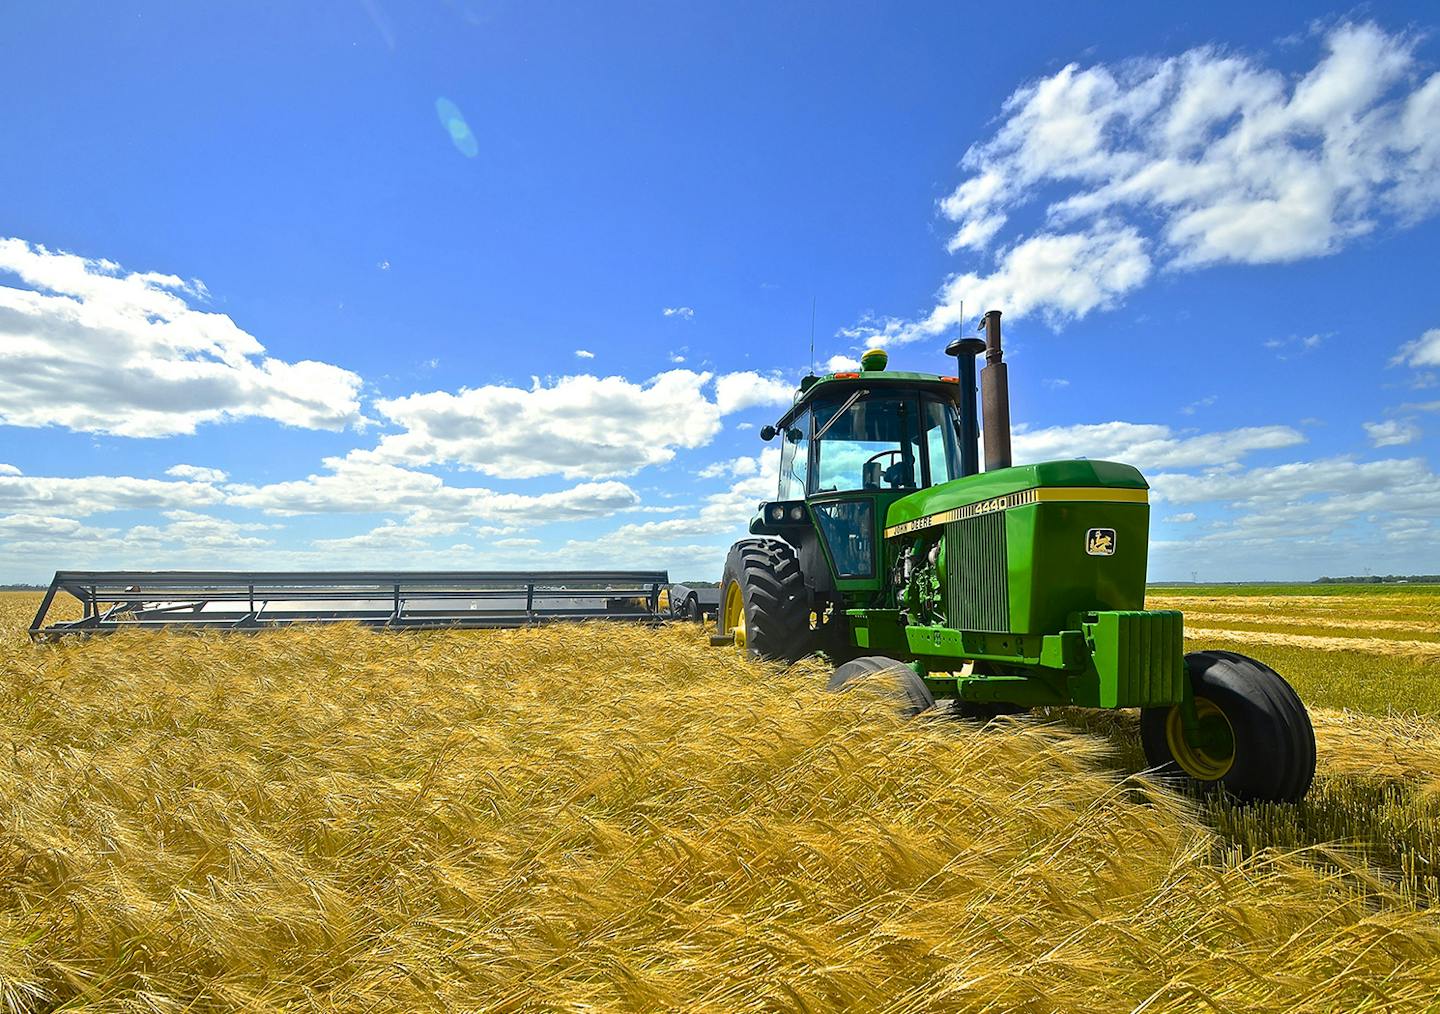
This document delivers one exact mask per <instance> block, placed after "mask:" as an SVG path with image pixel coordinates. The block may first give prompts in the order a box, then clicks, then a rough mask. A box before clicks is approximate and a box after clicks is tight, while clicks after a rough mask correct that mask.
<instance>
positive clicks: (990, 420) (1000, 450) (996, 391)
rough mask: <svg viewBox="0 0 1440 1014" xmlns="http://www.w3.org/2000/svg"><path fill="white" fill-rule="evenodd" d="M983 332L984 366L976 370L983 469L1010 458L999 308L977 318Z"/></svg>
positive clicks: (996, 467)
mask: <svg viewBox="0 0 1440 1014" xmlns="http://www.w3.org/2000/svg"><path fill="white" fill-rule="evenodd" d="M980 329H981V330H983V331H984V332H985V369H983V370H981V371H980V388H981V391H982V393H983V394H984V396H985V471H987V472H994V471H998V470H999V469H1002V468H1009V467H1010V464H1011V461H1010V380H1009V377H1008V376H1007V375H1006V372H1005V361H1004V352H1003V351H1002V350H1001V348H1000V311H999V310H991V311H989V312H988V313H986V314H985V316H984V317H981V318H980Z"/></svg>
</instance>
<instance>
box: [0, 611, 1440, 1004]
mask: <svg viewBox="0 0 1440 1014" xmlns="http://www.w3.org/2000/svg"><path fill="white" fill-rule="evenodd" d="M35 601H36V597H35V596H32V595H20V594H15V595H7V596H3V597H0V737H3V740H0V1006H3V1008H4V1009H6V1010H11V1011H41V1010H59V1009H63V1010H67V1011H80V1010H84V1011H120V1010H137V1011H138V1010H146V1011H170V1010H174V1011H181V1010H185V1011H189V1010H306V1011H331V1010H334V1011H340V1010H346V1011H349V1010H354V1011H362V1010H364V1011H372V1010H437V1011H438V1010H496V1011H526V1010H569V1011H597V1010H653V1009H664V1008H684V1009H695V1010H716V1011H730V1010H739V1011H743V1010H755V1011H759V1010H775V1009H794V1010H838V1009H852V1010H883V1011H896V1012H900V1011H920V1010H967V1011H970V1010H973V1011H1007V1010H1017V1009H1019V1010H1028V1011H1057V1012H1058V1011H1067V1012H1068V1011H1075V1012H1089V1011H1094V1012H1097V1014H1099V1012H1106V1014H1109V1012H1113V1011H1117V1010H1122V1011H1123V1010H1133V1011H1142V1010H1143V1011H1182V1010H1184V1011H1189V1010H1195V1009H1199V1008H1207V1009H1212V1010H1226V1011H1261V1010H1277V1011H1278V1010H1285V1011H1333V1010H1367V1011H1415V1010H1428V1009H1440V1001H1437V1000H1436V995H1437V991H1440V917H1437V914H1436V912H1437V908H1436V906H1437V903H1440V880H1437V877H1436V872H1437V871H1436V866H1435V863H1436V860H1437V857H1440V678H1437V677H1440V660H1437V656H1436V655H1435V654H1431V653H1428V652H1426V651H1423V650H1417V649H1415V648H1414V645H1416V644H1422V645H1424V644H1430V643H1436V642H1435V641H1434V635H1433V631H1434V630H1436V629H1437V627H1440V622H1437V620H1440V594H1437V590H1436V589H1414V590H1412V591H1409V592H1407V593H1404V594H1367V593H1363V592H1355V591H1352V592H1350V593H1349V594H1343V595H1329V594H1325V595H1311V594H1305V595H1290V594H1283V593H1276V592H1274V591H1273V590H1272V592H1271V593H1270V594H1267V595H1251V594H1240V593H1236V592H1234V591H1233V590H1226V589H1183V590H1182V589H1162V590H1157V592H1156V593H1155V594H1153V595H1152V597H1151V601H1150V603H1149V604H1150V605H1152V606H1156V607H1173V608H1181V609H1184V610H1186V611H1187V614H1189V617H1190V619H1189V622H1190V625H1191V626H1192V628H1198V629H1204V630H1210V631H1216V632H1217V633H1215V634H1207V635H1205V636H1204V638H1203V641H1197V642H1196V643H1195V644H1193V645H1192V647H1201V646H1204V647H1222V648H1229V649H1232V650H1236V651H1242V652H1245V653H1247V654H1251V655H1254V656H1256V657H1258V658H1260V659H1261V660H1263V661H1265V662H1268V663H1269V664H1271V665H1273V666H1274V667H1275V668H1277V669H1278V670H1279V671H1280V672H1282V673H1284V674H1285V675H1286V676H1287V677H1288V678H1290V680H1291V681H1292V683H1294V685H1295V686H1296V688H1297V689H1298V690H1299V692H1300V694H1301V696H1302V697H1303V698H1304V699H1305V700H1306V702H1307V703H1308V704H1309V705H1310V707H1311V709H1312V715H1313V717H1314V721H1315V725H1316V734H1317V740H1318V745H1319V773H1318V777H1317V780H1316V784H1315V787H1314V789H1313V790H1312V792H1311V794H1310V796H1309V798H1307V800H1306V801H1305V802H1304V803H1302V804H1300V805H1297V806H1260V807H1251V808H1240V807H1237V806H1233V805H1231V804H1229V803H1227V802H1225V801H1223V800H1214V799H1198V798H1193V797H1190V796H1186V795H1183V794H1180V793H1177V792H1175V791H1172V790H1171V789H1169V788H1166V787H1163V786H1158V785H1155V784H1154V783H1152V782H1151V781H1149V780H1148V779H1147V778H1146V777H1145V776H1144V775H1143V774H1140V773H1139V772H1140V771H1141V769H1142V767H1143V760H1142V759H1141V754H1140V750H1139V746H1138V743H1137V740H1136V728H1135V727H1136V720H1135V716H1134V715H1132V714H1127V713H1119V714H1098V713H1086V712H1081V711H1077V710H1063V711H1054V712H1042V713H1036V714H1032V715H1028V716H1024V717H1021V718H1017V719H1013V720H1002V721H999V722H996V723H992V724H991V725H990V726H987V727H984V728H980V727H977V726H975V725H972V724H968V723H966V722H964V721H961V720H959V719H955V718H951V717H949V716H946V715H943V714H942V715H936V716H934V717H930V718H925V719H922V720H918V721H911V722H908V723H907V722H904V721H902V720H900V719H899V718H897V717H896V716H895V715H894V714H893V713H892V708H891V706H890V705H889V704H888V703H887V702H886V701H885V700H884V699H883V698H881V697H880V696H878V695H875V694H869V693H864V692H860V693H854V694H846V695H842V696H838V697H837V696H832V695H827V694H825V693H824V692H823V689H822V688H823V686H824V676H825V666H824V664H823V663H822V662H820V661H818V660H811V661H806V662H803V663H800V664H799V665H796V666H793V667H790V668H788V669H786V668H783V667H780V666H775V665H769V664H761V663H756V662H750V661H746V660H743V659H741V658H739V657H738V656H737V655H735V654H734V653H733V652H727V651H719V650H715V649H711V648H710V647H708V645H707V644H706V642H705V639H704V637H703V636H702V635H701V633H700V632H699V631H697V630H696V629H695V628H692V627H688V626H683V625H676V626H672V627H667V628H664V629H659V630H644V629H615V628H612V627H603V628H597V627H593V626H589V627H577V626H566V627H551V628H545V629H539V630H527V631H499V632H479V631H469V632H427V633H414V632H412V633H374V632H368V631H362V630H358V629H347V628H329V629H292V630H287V631H269V632H265V633H261V634H258V635H251V636H234V637H226V636H223V635H214V634H209V635H204V636H191V635H179V634H165V633H127V634H122V635H117V636H115V637H111V638H104V639H96V640H91V641H88V642H83V641H72V642H68V643H60V644H50V645H40V646H33V645H31V644H30V643H29V641H28V640H27V639H26V638H25V636H24V632H23V628H24V625H25V623H26V621H27V620H28V618H29V613H30V612H31V611H33V607H34V603H35ZM1373 621H1381V623H1379V624H1377V623H1375V622H1373ZM1427 624H1429V626H1427ZM1411 628H1414V629H1413V630H1412V629H1411ZM1391 633H1394V634H1396V635H1397V636H1393V637H1392V636H1389V635H1390V634H1391ZM1401 635H1403V636H1401ZM1282 638H1283V639H1282ZM1304 638H1310V639H1313V640H1302V639H1304ZM1346 642H1350V643H1346Z"/></svg>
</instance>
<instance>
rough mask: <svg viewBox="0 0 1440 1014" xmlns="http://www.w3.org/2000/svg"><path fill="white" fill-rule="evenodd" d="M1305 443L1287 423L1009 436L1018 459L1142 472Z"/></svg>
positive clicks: (1130, 426)
mask: <svg viewBox="0 0 1440 1014" xmlns="http://www.w3.org/2000/svg"><path fill="white" fill-rule="evenodd" d="M1304 442H1305V436H1304V434H1302V433H1301V432H1300V431H1299V430H1296V429H1294V428H1293V427H1290V426H1246V427H1242V428H1240V429H1233V430H1222V431H1219V432H1215V433H1200V434H1194V435H1186V434H1183V433H1176V432H1175V431H1174V430H1172V429H1171V428H1170V427H1169V426H1163V425H1159V424H1156V423H1132V422H1120V421H1115V422H1107V423H1081V424H1077V425H1074V426H1049V427H1046V428H1044V429H1038V430H1020V431H1019V432H1016V433H1015V434H1014V436H1013V437H1012V438H1011V445H1012V449H1013V451H1014V456H1015V460H1016V461H1017V462H1033V461H1053V460H1064V459H1068V458H1080V457H1085V458H1097V459H1103V460H1110V461H1123V462H1125V463H1126V464H1129V465H1134V466H1135V467H1136V468H1139V469H1141V470H1142V471H1145V470H1150V469H1157V470H1158V469H1162V468H1197V467H1203V466H1209V465H1228V464H1234V463H1235V462H1238V461H1239V460H1240V459H1241V458H1243V457H1245V456H1246V455H1248V454H1252V453H1254V452H1256V451H1266V450H1275V449H1278V448H1283V447H1293V446H1294V445H1296V444H1301V443H1304Z"/></svg>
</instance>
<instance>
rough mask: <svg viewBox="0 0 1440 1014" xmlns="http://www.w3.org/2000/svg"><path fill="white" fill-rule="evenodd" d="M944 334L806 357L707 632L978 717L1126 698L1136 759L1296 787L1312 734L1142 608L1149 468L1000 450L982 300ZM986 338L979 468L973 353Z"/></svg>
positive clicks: (989, 322)
mask: <svg viewBox="0 0 1440 1014" xmlns="http://www.w3.org/2000/svg"><path fill="white" fill-rule="evenodd" d="M981 327H982V329H983V330H984V332H985V336H986V337H985V338H984V339H980V338H964V339H959V340H957V341H954V342H952V343H951V344H950V346H949V347H948V348H947V349H946V352H947V353H948V354H950V355H954V356H955V357H956V358H957V360H958V362H959V366H958V369H957V375H956V376H936V375H932V374H924V373H900V372H892V371H887V370H886V365H887V359H886V355H885V353H884V352H883V351H882V350H879V349H872V350H870V351H869V352H867V353H866V354H865V355H864V357H862V360H861V368H860V369H859V370H857V371H854V372H839V373H832V374H828V375H826V376H813V375H812V376H807V377H806V378H805V379H804V380H803V381H801V384H800V390H799V392H798V393H797V394H796V396H795V401H794V404H793V405H792V406H791V407H790V409H789V410H788V411H787V412H786V413H785V414H784V415H783V416H782V417H781V418H780V420H779V421H778V423H776V425H774V426H767V427H765V428H764V429H763V430H762V431H761V436H762V438H763V439H765V440H773V439H775V438H776V437H777V436H778V437H779V438H780V440H781V451H780V478H779V490H778V495H777V497H776V499H774V500H770V501H767V502H765V503H762V504H761V505H760V508H759V511H758V513H757V514H756V515H755V517H754V519H753V520H752V521H751V522H750V534H751V536H752V537H751V538H747V539H743V540H741V541H740V542H737V543H736V544H735V545H734V546H733V547H731V549H730V552H729V555H728V557H727V559H726V562H725V572H724V578H723V580H722V582H721V591H720V607H719V611H718V615H717V624H716V626H717V628H718V629H717V631H716V637H715V638H714V640H715V642H716V643H719V644H734V645H736V646H737V647H739V648H741V649H742V650H746V651H748V652H750V653H752V654H755V655H758V656H760V657H764V658H771V659H779V660H785V661H793V660H796V659H798V658H801V657H803V656H806V655H809V654H812V653H814V652H824V653H825V655H826V656H827V657H829V658H830V659H831V660H833V661H835V662H837V663H839V665H838V668H837V669H836V670H835V673H834V676H833V677H832V679H831V681H830V685H831V688H832V689H842V688H844V687H845V686H847V685H850V684H853V683H854V682H856V681H858V680H862V679H867V678H874V677H876V676H877V675H879V676H883V677H885V678H887V679H888V680H889V681H890V682H891V685H892V686H893V687H894V688H895V690H896V691H897V692H898V693H899V694H900V696H901V698H902V700H903V702H904V706H905V709H906V710H907V711H908V712H910V713H917V712H920V711H923V710H925V709H927V708H929V707H930V706H931V705H933V704H934V702H935V700H936V699H937V698H949V699H951V700H953V701H955V702H956V706H957V708H958V710H959V711H960V712H961V713H962V714H968V715H971V716H976V717H983V716H987V715H993V714H997V713H1000V712H1005V711H1012V712H1013V711H1023V710H1025V709H1028V708H1032V707H1041V706H1054V705H1071V706H1079V707H1089V708H1139V709H1141V714H1140V727H1141V738H1142V740H1143V743H1144V748H1145V755H1146V757H1147V759H1148V760H1149V762H1150V764H1151V765H1152V766H1153V767H1155V768H1157V769H1159V770H1161V771H1162V772H1164V773H1166V774H1170V775H1173V776H1177V777H1181V776H1183V777H1188V778H1189V779H1193V780H1194V781H1195V782H1198V783H1201V785H1203V786H1206V787H1223V788H1224V789H1225V790H1226V791H1228V792H1230V793H1232V794H1233V795H1235V796H1238V797H1240V798H1242V799H1249V800H1278V801H1287V800H1298V799H1300V798H1301V797H1303V796H1304V795H1305V793H1306V792H1307V791H1308V790H1309V788H1310V783H1311V780H1312V779H1313V777H1314V773H1315V735H1314V731H1313V730H1312V728H1311V725H1310V718H1309V716H1308V715H1307V714H1306V711H1305V707H1304V705H1303V704H1301V702H1300V698H1299V697H1298V696H1297V695H1296V693H1295V691H1294V690H1293V689H1291V687H1290V685H1289V684H1288V683H1286V681H1285V680H1284V679H1283V678H1282V677H1281V676H1280V675H1279V674H1278V673H1276V672H1275V671H1274V670H1272V669H1270V668H1269V667H1267V666H1265V665H1263V664H1262V663H1260V662H1257V661H1255V660H1254V659H1250V658H1246V657H1245V656H1243V655H1237V654H1234V653H1232V652H1224V651H1198V652H1192V653H1190V654H1188V655H1187V654H1185V651H1184V644H1183V634H1184V630H1183V622H1182V617H1181V614H1180V613H1178V612H1171V611H1163V610H1147V609H1146V608H1145V568H1146V555H1147V549H1148V533H1149V524H1150V506H1149V492H1148V490H1149V487H1148V485H1147V483H1146V482H1145V479H1144V478H1143V477H1142V476H1141V474H1140V472H1139V471H1137V470H1136V469H1134V468H1132V467H1131V466H1129V465H1123V464H1118V463H1116V462H1110V461H1090V460H1086V459H1077V460H1072V461H1047V462H1041V463H1037V464H1029V465H1012V464H1011V460H1010V420H1009V395H1008V382H1007V377H1006V366H1005V363H1004V361H1003V354H1002V350H1001V339H1000V314H999V312H998V311H991V312H990V313H988V314H986V315H985V317H984V319H983V321H982V323H981ZM982 352H983V353H984V354H985V357H986V367H985V369H984V370H983V371H981V375H980V377H979V380H980V386H981V387H982V388H983V391H984V412H985V428H984V441H985V469H984V471H981V469H980V467H979V442H980V428H979V425H978V419H977V407H978V404H979V399H978V397H977V392H976V379H977V378H976V368H975V358H976V356H978V355H979V354H980V353H982Z"/></svg>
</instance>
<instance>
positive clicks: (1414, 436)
mask: <svg viewBox="0 0 1440 1014" xmlns="http://www.w3.org/2000/svg"><path fill="white" fill-rule="evenodd" d="M1364 426H1365V435H1366V436H1367V437H1369V438H1370V443H1371V444H1373V445H1374V446H1375V447H1401V446H1404V445H1405V444H1413V443H1414V442H1415V441H1416V440H1419V439H1420V427H1419V426H1417V425H1415V424H1414V423H1413V422H1411V421H1410V420H1408V419H1389V420H1386V421H1385V422H1367V423H1365V424H1364Z"/></svg>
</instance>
